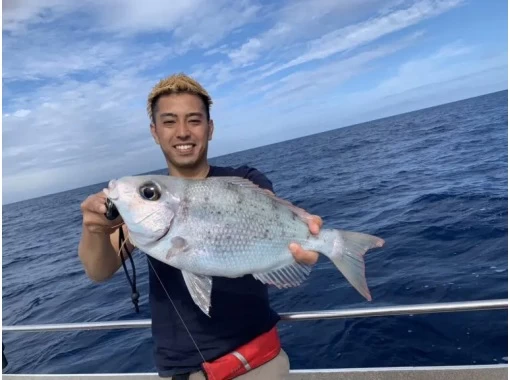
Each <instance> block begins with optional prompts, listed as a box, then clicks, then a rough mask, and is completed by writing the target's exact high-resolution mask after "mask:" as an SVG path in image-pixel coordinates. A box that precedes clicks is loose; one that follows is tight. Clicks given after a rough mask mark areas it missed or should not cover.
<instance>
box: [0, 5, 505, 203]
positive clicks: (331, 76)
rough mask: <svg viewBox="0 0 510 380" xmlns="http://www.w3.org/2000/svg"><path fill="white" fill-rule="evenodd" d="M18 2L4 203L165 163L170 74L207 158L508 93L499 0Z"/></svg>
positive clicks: (7, 10) (7, 11)
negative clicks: (163, 119)
mask: <svg viewBox="0 0 510 380" xmlns="http://www.w3.org/2000/svg"><path fill="white" fill-rule="evenodd" d="M7 4H8V5H6V2H4V5H3V53H4V54H3V116H2V123H3V132H2V133H3V153H2V154H3V189H4V192H3V202H4V203H8V202H12V201H16V200H20V199H25V198H31V197H35V196H39V195H42V194H47V193H52V192H59V191H63V190H66V189H71V188H76V187H80V186H84V185H88V184H92V183H97V182H102V181H107V180H109V179H110V178H115V177H118V176H121V175H126V174H136V173H140V172H146V171H150V170H155V169H160V168H163V167H165V162H164V159H163V156H162V154H161V152H160V150H159V147H157V146H156V145H155V144H154V142H153V140H152V138H151V136H150V133H149V129H148V128H149V120H148V118H147V115H146V112H145V102H146V97H147V94H148V93H149V91H150V89H151V87H152V86H153V85H154V84H155V83H156V82H157V81H158V80H159V79H160V78H162V77H164V76H167V75H169V74H172V73H174V72H180V71H183V72H186V73H187V74H190V75H192V76H194V77H195V78H196V79H198V80H199V81H201V82H202V83H203V85H204V86H205V87H206V88H207V89H208V91H209V92H210V94H211V95H212V97H213V100H214V105H213V109H212V117H213V118H214V121H215V124H216V130H215V136H214V138H213V141H212V142H211V149H210V155H211V156H217V155H221V154H225V153H229V152H232V151H237V150H241V149H246V148H251V147H254V146H260V145H265V144H269V143H273V142H277V141H282V140H287V139H291V138H295V137H298V136H302V135H307V134H312V133H317V132H320V131H324V130H328V129H334V128H339V127H342V126H346V125H351V124H353V123H358V122H362V121H367V120H371V119H375V118H379V117H384V116H389V115H392V114H399V113H402V112H407V111H410V110H413V109H420V108H424V107H429V106H432V105H436V104H441V103H445V102H450V101H454V100H458V99H463V98H468V97H472V96H477V95H481V94H484V93H489V92H494V91H499V90H503V89H507V72H508V68H507V67H508V62H507V56H508V50H507V14H508V12H507V2H506V1H504V0H491V1H479V0H414V1H406V0H386V1H381V0H342V1H338V0H295V1H290V0H287V1H278V2H273V1H259V0H240V1H239V0H238V1H233V0H232V1H228V0H217V1H213V2H211V1H205V0H174V1H171V2H160V1H156V0H144V1H139V0H102V1H99V0H96V1H93V0H84V1H79V2H78V1H76V2H75V1H69V0H37V1H32V2H28V1H19V2H8V3H7ZM121 5H122V7H121Z"/></svg>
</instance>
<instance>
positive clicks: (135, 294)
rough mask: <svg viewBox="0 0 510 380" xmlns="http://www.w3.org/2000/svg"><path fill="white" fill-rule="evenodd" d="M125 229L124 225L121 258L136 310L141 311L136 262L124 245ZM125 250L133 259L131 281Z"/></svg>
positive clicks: (120, 234)
mask: <svg viewBox="0 0 510 380" xmlns="http://www.w3.org/2000/svg"><path fill="white" fill-rule="evenodd" d="M124 240H125V239H124V229H123V228H122V226H121V227H120V228H119V247H120V248H121V250H120V259H121V261H122V267H123V268H124V273H125V274H126V277H127V280H128V282H129V285H131V301H132V302H133V304H134V305H135V310H136V312H137V313H139V312H140V308H139V307H138V300H139V298H140V294H139V293H138V291H137V290H136V270H135V262H134V261H133V257H132V256H131V252H130V251H129V250H128V249H127V248H126V247H125V246H124ZM124 252H126V253H127V255H128V257H129V261H131V268H133V281H131V277H130V276H129V272H128V270H127V267H126V263H125V261H124V254H123V253H124Z"/></svg>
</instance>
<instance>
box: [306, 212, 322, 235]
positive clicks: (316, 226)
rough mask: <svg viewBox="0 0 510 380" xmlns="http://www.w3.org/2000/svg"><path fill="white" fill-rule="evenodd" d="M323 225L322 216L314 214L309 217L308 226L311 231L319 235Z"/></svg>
mask: <svg viewBox="0 0 510 380" xmlns="http://www.w3.org/2000/svg"><path fill="white" fill-rule="evenodd" d="M321 227H322V218H321V217H320V216H317V215H312V216H311V217H310V218H309V219H308V228H309V229H310V232H311V233H312V234H314V235H317V234H318V233H319V231H320V229H321Z"/></svg>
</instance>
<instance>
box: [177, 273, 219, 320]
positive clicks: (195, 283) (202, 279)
mask: <svg viewBox="0 0 510 380" xmlns="http://www.w3.org/2000/svg"><path fill="white" fill-rule="evenodd" d="M182 276H183V277H184V282H185V283H186V286H187V288H188V291H189V293H190V295H191V298H192V299H193V301H194V302H195V304H196V305H197V306H198V307H199V308H200V310H202V311H203V312H204V313H205V314H206V315H207V316H208V317H210V315H209V309H210V307H211V290H212V277H210V276H203V275H200V274H195V273H191V272H186V271H182Z"/></svg>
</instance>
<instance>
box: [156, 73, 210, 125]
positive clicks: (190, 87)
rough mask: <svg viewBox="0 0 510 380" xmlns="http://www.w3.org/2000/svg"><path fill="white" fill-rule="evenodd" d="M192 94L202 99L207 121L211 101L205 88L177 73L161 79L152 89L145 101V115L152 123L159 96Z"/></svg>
mask: <svg viewBox="0 0 510 380" xmlns="http://www.w3.org/2000/svg"><path fill="white" fill-rule="evenodd" d="M183 93H187V94H192V95H196V96H198V97H199V98H200V99H202V102H203V103H204V107H205V110H206V114H207V119H208V120H209V118H210V107H211V105H212V103H213V102H212V99H211V97H210V96H209V94H208V92H207V91H206V90H205V88H203V87H202V85H201V84H200V83H198V82H197V81H196V80H195V79H193V78H191V77H189V76H187V75H186V74H183V73H179V74H174V75H170V76H169V77H166V78H164V79H161V80H160V81H159V82H158V83H157V84H156V85H155V86H154V87H153V88H152V91H151V92H150V94H149V97H148V99H147V114H148V115H149V118H150V119H151V121H152V122H154V110H155V106H156V103H157V101H158V99H159V97H160V96H163V95H170V94H183Z"/></svg>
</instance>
